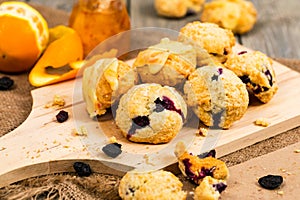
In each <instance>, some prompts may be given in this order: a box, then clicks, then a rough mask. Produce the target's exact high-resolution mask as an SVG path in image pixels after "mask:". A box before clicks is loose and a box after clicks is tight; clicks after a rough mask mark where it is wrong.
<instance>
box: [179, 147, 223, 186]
mask: <svg viewBox="0 0 300 200" xmlns="http://www.w3.org/2000/svg"><path fill="white" fill-rule="evenodd" d="M174 153H175V155H176V157H177V159H178V167H179V169H180V171H181V172H182V174H183V175H184V176H185V177H187V178H188V179H190V180H191V181H193V182H194V183H196V184H197V185H199V184H200V183H201V182H202V181H203V180H204V178H205V177H207V176H210V177H212V178H214V179H217V180H223V181H226V180H227V179H228V178H229V170H228V168H227V166H226V164H225V163H224V162H223V161H221V160H219V159H217V158H214V157H212V156H208V157H204V158H200V157H198V156H196V155H192V154H191V153H189V152H187V150H186V148H185V145H184V144H183V143H182V142H178V143H177V144H176V148H175V152H174Z"/></svg>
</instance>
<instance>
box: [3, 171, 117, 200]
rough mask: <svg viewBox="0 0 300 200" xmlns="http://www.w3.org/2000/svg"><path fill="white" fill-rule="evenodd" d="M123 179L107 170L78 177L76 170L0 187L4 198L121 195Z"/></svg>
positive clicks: (98, 199)
mask: <svg viewBox="0 0 300 200" xmlns="http://www.w3.org/2000/svg"><path fill="white" fill-rule="evenodd" d="M119 181H120V177H118V176H112V175H107V174H92V175H91V176H90V177H78V176H75V174H72V173H70V174H56V175H48V176H41V177H36V178H29V179H26V180H23V181H20V182H18V183H16V184H12V185H9V186H6V187H4V188H2V189H0V199H3V200H28V199H33V200H40V199H46V200H54V199H55V200H56V199H64V200H74V199H84V200H102V199H105V200H110V199H119V197H118V185H119Z"/></svg>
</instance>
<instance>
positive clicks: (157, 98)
mask: <svg viewBox="0 0 300 200" xmlns="http://www.w3.org/2000/svg"><path fill="white" fill-rule="evenodd" d="M186 116H187V106H186V103H185V101H184V99H183V97H182V96H181V95H180V94H179V93H178V92H177V91H176V90H175V89H174V88H172V87H169V86H164V87H163V86H161V85H159V84H155V83H145V84H140V85H136V86H134V87H132V88H131V89H130V90H129V91H128V92H127V93H126V94H124V95H123V96H122V97H121V100H120V102H119V105H118V108H117V111H116V119H115V121H116V124H117V126H118V127H119V128H120V130H121V131H122V133H123V135H124V136H125V137H126V138H127V139H128V140H130V141H133V142H143V143H153V144H158V143H167V142H169V141H170V140H172V139H173V138H174V137H175V136H176V135H177V134H178V133H179V131H180V130H181V128H182V126H183V123H184V121H185V119H186Z"/></svg>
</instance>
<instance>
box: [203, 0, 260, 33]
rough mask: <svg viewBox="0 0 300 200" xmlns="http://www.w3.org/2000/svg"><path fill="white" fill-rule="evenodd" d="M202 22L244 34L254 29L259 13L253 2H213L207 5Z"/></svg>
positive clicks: (233, 0)
mask: <svg viewBox="0 0 300 200" xmlns="http://www.w3.org/2000/svg"><path fill="white" fill-rule="evenodd" d="M200 20H201V21H202V22H211V23H215V24H218V25H219V26H220V27H222V28H226V29H230V30H232V31H233V32H234V33H239V34H243V33H246V32H248V31H250V30H251V29H252V28H253V26H254V24H255V23H256V20H257V11H256V8H255V7H254V5H253V3H252V2H251V1H246V0H213V1H211V2H209V3H206V4H205V6H204V9H203V11H202V14H201V17H200Z"/></svg>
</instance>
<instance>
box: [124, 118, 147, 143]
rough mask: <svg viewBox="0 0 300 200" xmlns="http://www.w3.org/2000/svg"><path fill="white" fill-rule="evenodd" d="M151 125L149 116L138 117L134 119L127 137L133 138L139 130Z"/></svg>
mask: <svg viewBox="0 0 300 200" xmlns="http://www.w3.org/2000/svg"><path fill="white" fill-rule="evenodd" d="M149 124H150V120H149V117H148V116H137V117H135V118H133V119H132V125H131V127H130V129H129V131H128V135H127V137H129V138H130V137H131V135H133V134H134V133H135V131H136V130H137V129H140V128H144V127H146V126H148V125H149Z"/></svg>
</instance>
